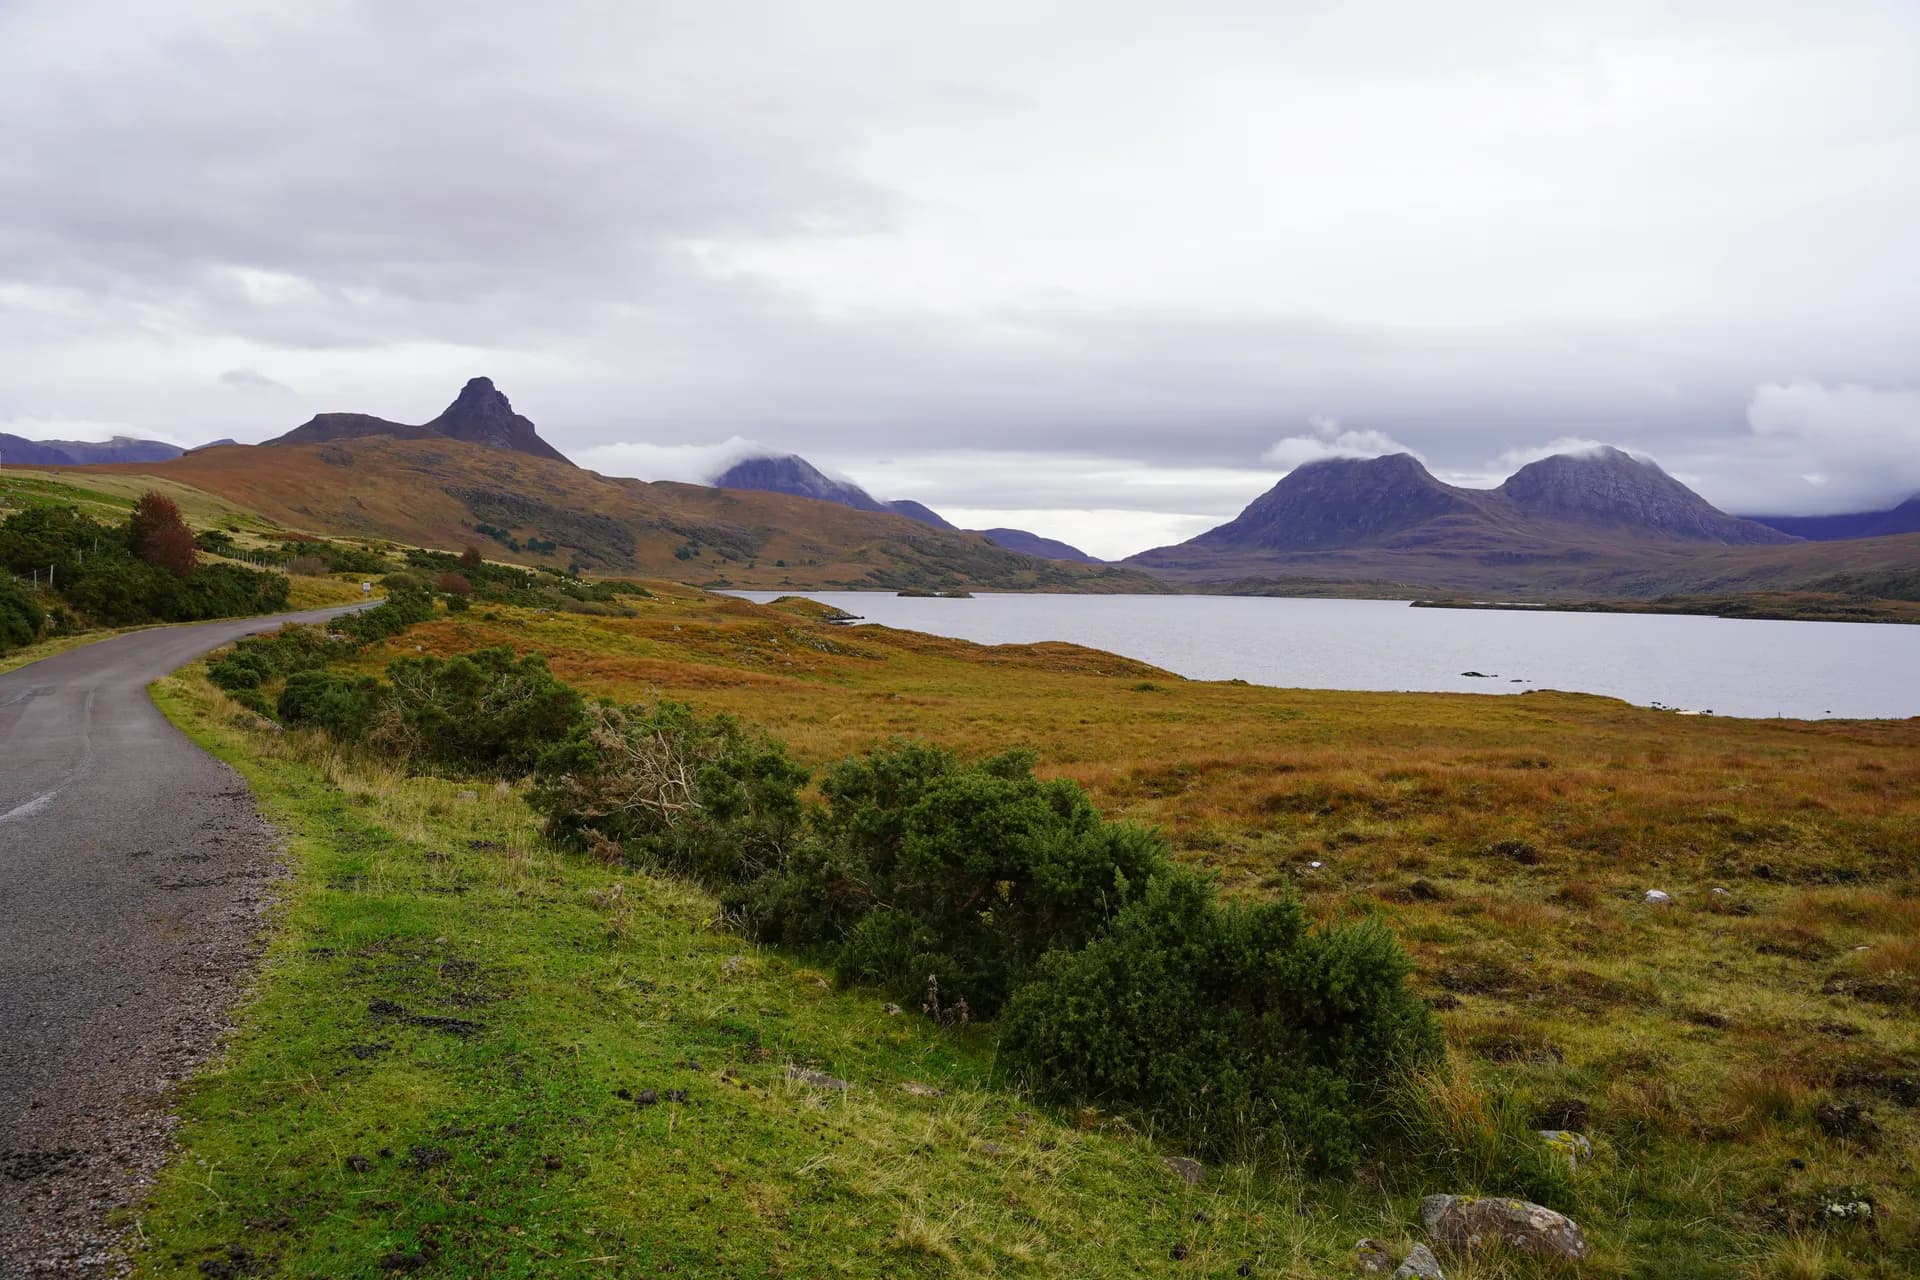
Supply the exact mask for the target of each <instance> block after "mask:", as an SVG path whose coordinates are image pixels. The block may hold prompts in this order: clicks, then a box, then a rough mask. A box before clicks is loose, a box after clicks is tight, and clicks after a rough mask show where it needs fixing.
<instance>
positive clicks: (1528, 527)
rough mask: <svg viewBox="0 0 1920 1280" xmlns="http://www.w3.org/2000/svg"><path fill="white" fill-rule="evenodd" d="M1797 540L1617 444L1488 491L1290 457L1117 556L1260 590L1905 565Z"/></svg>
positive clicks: (1409, 592)
mask: <svg viewBox="0 0 1920 1280" xmlns="http://www.w3.org/2000/svg"><path fill="white" fill-rule="evenodd" d="M1803 546H1804V544H1802V543H1800V542H1799V541H1798V540H1797V539H1795V538H1793V537H1791V536H1789V535H1787V534H1785V533H1782V532H1781V531H1779V530H1777V529H1771V528H1768V527H1766V526H1764V525H1760V524H1756V523H1755V522H1753V521H1751V520H1742V519H1739V518H1737V517H1734V516H1729V515H1727V514H1726V513H1724V512H1722V511H1719V510H1718V509H1716V508H1715V507H1714V506H1713V505H1712V504H1711V503H1708V502H1707V501H1706V500H1705V499H1704V498H1701V497H1700V496H1699V495H1698V494H1696V493H1694V492H1693V491H1692V490H1691V489H1688V488H1687V487H1686V486H1685V485H1683V484H1681V483H1680V482H1679V481H1677V480H1675V479H1673V477H1671V476H1669V475H1667V473H1666V472H1664V471H1662V470H1661V469H1660V468H1659V467H1658V466H1656V465H1655V464H1653V463H1651V462H1645V461H1642V460H1640V459H1637V458H1634V457H1632V456H1631V455H1629V454H1626V453H1622V452H1621V451H1619V450H1617V449H1597V450H1593V451H1590V452H1585V453H1580V454H1566V455H1559V456H1556V457H1552V458H1545V459H1542V460H1540V461H1539V462H1534V463H1530V464H1528V465H1527V466H1525V467H1522V468H1521V469H1520V470H1519V471H1517V472H1515V473H1514V474H1513V475H1512V476H1510V477H1509V478H1508V479H1507V481H1506V482H1505V483H1504V484H1502V485H1501V486H1500V487H1499V488H1497V489H1468V488H1462V487H1460V486H1456V485H1449V484H1446V483H1444V482H1442V481H1440V480H1439V479H1437V478H1435V477H1434V476H1433V475H1432V474H1431V473H1429V472H1428V471H1427V469H1426V468H1425V467H1424V466H1422V465H1421V464H1420V462H1419V460H1418V459H1416V458H1414V457H1412V456H1410V455H1407V454H1394V455H1390V456H1388V457H1382V458H1366V459H1353V458H1335V459H1327V460H1324V461H1320V462H1314V463H1309V464H1307V465H1306V466H1302V467H1299V468H1296V469H1295V470H1294V471H1293V472H1291V473H1290V474H1288V475H1287V476H1286V477H1284V478H1283V479H1282V480H1281V481H1280V482H1279V483H1278V484H1276V485H1274V487H1273V488H1272V489H1271V490H1269V491H1268V492H1266V493H1265V494H1262V495H1261V496H1260V497H1259V498H1256V499H1255V500H1254V501H1253V502H1252V503H1250V504H1249V505H1248V506H1247V508H1246V509H1245V510H1244V511H1242V512H1241V513H1240V514H1239V515H1238V516H1237V517H1235V518H1234V519H1233V520H1230V521H1228V522H1227V523H1226V524H1223V525H1220V526H1218V527H1217V528H1214V529H1210V530H1208V531H1207V532H1206V533H1203V534H1201V535H1200V536H1199V537H1196V538H1193V539H1191V540H1189V541H1187V542H1184V543H1181V544H1179V545H1177V546H1172V547H1159V548H1155V549H1154V550H1152V551H1147V552H1143V553H1141V554H1140V555H1137V556H1134V557H1132V558H1131V559H1129V560H1127V561H1124V562H1123V563H1125V564H1128V565H1131V566H1133V567H1136V568H1141V569H1145V570H1147V571H1148V572H1150V573H1153V574H1155V575H1156V576H1158V577H1160V578H1161V579H1162V580H1163V581H1166V582H1169V583H1171V584H1175V585H1179V586H1189V587H1211V588H1214V589H1226V590H1236V591H1246V592H1255V593H1263V594H1264V593H1273V594H1298V595H1309V594H1323V595H1324V594H1329V593H1337V594H1367V595H1387V596H1414V595H1452V594H1462V593H1465V594H1486V595H1494V596H1500V597H1507V598H1511V597H1513V596H1541V597H1549V596H1558V597H1563V598H1564V597H1574V596H1578V597H1584V598H1589V599H1598V598H1603V597H1619V596H1630V597H1643V596H1655V595H1661V594H1669V593H1674V592H1679V591H1689V592H1695V593H1714V592H1720V591H1732V590H1759V589H1764V588H1769V587H1772V588H1778V589H1785V588H1786V586H1787V585H1789V584H1795V583H1800V582H1803V581H1810V580H1812V579H1813V578H1815V577H1819V576H1821V575H1828V576H1831V575H1832V574H1834V573H1836V572H1845V571H1849V570H1850V569H1852V568H1854V567H1856V566H1865V567H1869V568H1872V569H1873V571H1875V572H1880V571H1883V570H1886V569H1896V568H1899V567H1901V566H1899V565H1898V564H1897V560H1896V559H1889V558H1888V557H1877V558H1872V559H1873V563H1872V564H1871V565H1870V566H1869V565H1866V564H1865V560H1863V559H1862V558H1861V557H1853V558H1851V559H1849V558H1848V557H1846V556H1844V555H1841V556H1812V555H1806V554H1801V552H1800V550H1799V549H1800V548H1802V547H1803ZM1749 552H1752V553H1756V554H1751V555H1749V554H1746V553H1749ZM1762 552H1778V553H1779V554H1778V555H1762V554H1757V553H1762ZM1882 561H1885V563H1882Z"/></svg>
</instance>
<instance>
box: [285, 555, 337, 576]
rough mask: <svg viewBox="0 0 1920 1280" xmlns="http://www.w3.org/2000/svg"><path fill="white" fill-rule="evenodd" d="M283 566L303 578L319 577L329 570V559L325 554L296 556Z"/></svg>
mask: <svg viewBox="0 0 1920 1280" xmlns="http://www.w3.org/2000/svg"><path fill="white" fill-rule="evenodd" d="M282 567H283V568H285V569H286V571H287V572H288V573H294V574H298V575H300V576H301V577H303V578H318V577H321V576H323V575H325V573H326V572H327V561H326V557H324V556H294V557H293V558H292V559H291V560H288V561H287V562H286V564H285V565H283V566H282Z"/></svg>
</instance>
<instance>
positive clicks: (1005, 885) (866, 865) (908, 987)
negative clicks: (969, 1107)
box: [726, 744, 1170, 1015]
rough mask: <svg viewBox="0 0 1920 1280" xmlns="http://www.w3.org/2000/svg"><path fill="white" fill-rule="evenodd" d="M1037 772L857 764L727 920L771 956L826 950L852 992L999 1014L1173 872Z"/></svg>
mask: <svg viewBox="0 0 1920 1280" xmlns="http://www.w3.org/2000/svg"><path fill="white" fill-rule="evenodd" d="M1032 765H1033V757H1032V755H1031V754H1030V753H1027V752H1008V753H1006V754H1004V755H1000V756H995V757H992V758H991V759H987V760H983V761H979V762H976V763H972V764H967V765H962V764H960V763H959V762H958V761H957V760H956V759H955V757H954V756H953V755H952V754H951V753H948V752H944V751H940V750H937V749H934V748H929V747H925V746H920V745H915V744H902V745H896V746H894V747H892V748H889V749H887V750H883V751H876V752H873V753H871V754H869V755H868V756H867V757H865V758H864V759H861V760H853V761H847V762H845V763H843V764H841V765H839V766H838V767H836V768H835V769H833V770H832V771H831V772H830V773H829V774H828V775H827V777H826V778H825V780H824V781H823V782H822V784H821V791H822V794H823V795H824V796H825V799H826V807H825V809H824V811H823V812H821V813H820V814H819V815H817V820H816V823H815V829H816V831H817V832H818V834H819V839H818V841H817V843H816V844H814V845H810V846H806V847H802V848H797V849H795V850H794V851H793V853H792V854H791V856H790V857H789V858H788V859H787V861H786V862H785V863H784V864H783V865H782V866H781V867H780V868H779V869H778V870H777V871H776V872H775V873H774V874H773V875H772V876H771V877H769V878H766V879H763V880H761V881H759V882H757V883H754V884H750V885H745V886H742V887H740V888H738V889H736V890H735V891H734V892H733V893H731V894H729V895H726V897H727V899H728V902H729V905H731V906H733V907H734V908H735V909H736V910H737V911H739V912H740V914H741V915H742V916H743V917H744V918H745V919H746V920H747V922H748V924H749V926H750V927H751V928H753V929H754V930H755V932H756V933H758V934H759V935H760V936H761V937H762V938H764V939H766V940H768V941H784V942H789V943H801V944H806V943H827V944H830V945H832V946H833V947H834V948H835V950H836V960H837V964H838V967H839V969H840V972H841V975H842V976H843V977H844V978H846V979H849V980H854V981H871V982H875V983H878V984H880V985H882V986H885V987H887V988H889V989H891V990H893V991H894V992H896V993H898V994H899V995H901V996H903V997H910V996H914V995H917V994H918V993H920V992H923V991H924V990H925V989H926V986H927V982H928V979H929V978H930V977H931V978H933V979H934V980H935V981H937V983H938V985H939V988H940V990H941V991H943V992H945V993H946V996H947V998H948V999H950V1000H959V999H965V1000H966V1001H967V1003H968V1006H969V1008H970V1009H971V1010H972V1011H973V1012H974V1013H976V1014H979V1015H991V1014H992V1013H993V1012H994V1011H995V1010H996V1009H998V1008H999V1006H1000V1005H1001V1004H1002V1003H1003V1002H1004V1001H1005V999H1006V998H1007V995H1008V994H1009V993H1010V992H1011V991H1012V990H1013V988H1014V987H1015V986H1016V985H1017V984H1018V983H1019V982H1020V981H1021V980H1022V979H1023V978H1024V977H1025V975H1026V973H1027V972H1028V970H1029V969H1030V968H1031V967H1032V965H1033V964H1034V963H1035V962H1036V961H1037V960H1038V959H1039V957H1040V956H1041V955H1042V954H1043V953H1044V952H1045V951H1046V950H1047V949H1048V948H1049V947H1052V946H1067V947H1076V946H1079V945H1081V944H1082V943H1084V942H1086V941H1087V940H1088V939H1090V938H1092V937H1093V936H1094V935H1095V934H1097V933H1098V932H1099V931H1100V930H1101V929H1102V928H1103V927H1104V926H1105V924H1106V922H1107V920H1108V919H1109V918H1110V917H1111V916H1112V914H1113V913H1114V912H1115V911H1117V910H1118V909H1119V908H1120V907H1121V906H1122V905H1123V904H1124V903H1125V902H1126V901H1128V899H1129V898H1130V896H1131V895H1132V894H1133V893H1134V892H1136V891H1137V889H1138V887H1139V886H1141V885H1143V884H1145V883H1146V881H1147V879H1148V878H1149V877H1150V876H1152V875H1154V874H1155V873H1157V872H1159V871H1161V870H1163V869H1164V868H1166V867H1167V866H1168V865H1170V863H1169V859H1168V853H1167V849H1166V845H1165V843H1164V841H1162V840H1161V839H1160V837H1159V836H1157V835H1156V834H1154V833H1153V832H1150V831H1147V830H1146V829H1144V828H1141V827H1138V826H1134V825H1131V824H1125V823H1109V822H1105V821H1103V820H1102V819H1101V817H1100V815H1099V813H1098V812H1097V811H1096V810H1095V809H1094V807H1093V804H1092V802H1091V801H1089V800H1088V799H1087V797H1086V795H1085V793H1083V792H1082V791H1081V790H1080V788H1079V787H1077V786H1075V785H1074V784H1073V783H1071V782H1067V781H1053V782H1042V781H1040V780H1039V779H1037V778H1035V777H1034V776H1033V774H1032Z"/></svg>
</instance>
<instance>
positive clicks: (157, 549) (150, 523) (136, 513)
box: [127, 489, 200, 578]
mask: <svg viewBox="0 0 1920 1280" xmlns="http://www.w3.org/2000/svg"><path fill="white" fill-rule="evenodd" d="M127 542H128V544H129V545H130V546H131V547H132V548H133V553H134V554H135V555H137V556H139V557H140V558H141V559H142V560H145V561H146V562H147V563H148V564H150V565H153V566H154V567H155V568H158V569H165V570H166V571H167V572H168V573H171V574H173V575H174V576H175V577H176V578H184V577H186V576H187V575H188V574H190V573H192V572H193V570H194V567H195V566H196V565H198V564H199V563H200V552H199V549H198V548H197V547H195V546H194V542H193V530H191V529H189V528H187V522H186V520H185V518H184V517H182V516H181V514H180V507H179V505H178V504H177V503H175V502H174V500H173V499H172V498H169V497H167V496H166V495H165V494H163V493H156V492H155V491H154V490H152V489H149V490H147V491H146V493H144V494H142V495H141V498H140V505H139V506H137V507H135V508H134V509H133V515H132V517H131V518H129V519H128V521H127Z"/></svg>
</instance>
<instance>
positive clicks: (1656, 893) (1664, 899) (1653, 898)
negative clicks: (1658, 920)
mask: <svg viewBox="0 0 1920 1280" xmlns="http://www.w3.org/2000/svg"><path fill="white" fill-rule="evenodd" d="M1672 901H1673V895H1672V894H1670V893H1668V892H1667V891H1666V890H1665V889H1649V890H1647V896H1646V902H1647V905H1649V906H1654V907H1663V906H1665V905H1666V904H1668V903H1669V902H1672Z"/></svg>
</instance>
